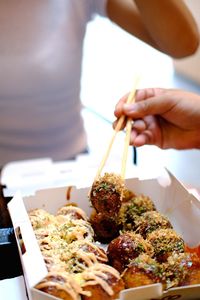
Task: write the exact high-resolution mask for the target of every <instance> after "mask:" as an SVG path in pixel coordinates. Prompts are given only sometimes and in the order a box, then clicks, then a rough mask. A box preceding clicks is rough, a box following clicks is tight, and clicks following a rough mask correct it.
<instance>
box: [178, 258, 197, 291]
mask: <svg viewBox="0 0 200 300" xmlns="http://www.w3.org/2000/svg"><path fill="white" fill-rule="evenodd" d="M190 257H191V263H190V268H189V272H188V273H187V276H186V277H185V280H184V281H183V283H182V285H184V286H185V285H193V284H200V258H199V256H198V255H197V254H196V253H191V254H190Z"/></svg>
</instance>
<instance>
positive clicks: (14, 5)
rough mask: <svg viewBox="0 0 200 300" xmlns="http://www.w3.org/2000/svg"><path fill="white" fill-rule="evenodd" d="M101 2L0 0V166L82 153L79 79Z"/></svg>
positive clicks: (101, 12) (103, 0) (102, 7)
mask: <svg viewBox="0 0 200 300" xmlns="http://www.w3.org/2000/svg"><path fill="white" fill-rule="evenodd" d="M105 1H106V0H96V1H95V0H1V1H0V166H2V165H4V164H5V163H7V162H9V161H13V160H20V159H30V158H38V157H51V158H53V159H55V160H59V159H67V158H69V157H71V156H74V155H75V154H77V153H79V152H80V151H82V150H84V149H85V148H86V135H85V131H84V127H83V120H82V118H81V115H80V111H81V102H80V99H79V94H80V77H81V62H82V50H83V41H84V35H85V31H86V25H87V22H88V21H89V20H91V18H92V17H93V16H94V14H95V13H99V14H105Z"/></svg>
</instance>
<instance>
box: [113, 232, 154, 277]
mask: <svg viewBox="0 0 200 300" xmlns="http://www.w3.org/2000/svg"><path fill="white" fill-rule="evenodd" d="M141 253H147V254H149V255H150V256H152V255H153V248H152V246H151V244H149V243H148V242H147V241H146V240H144V239H143V237H142V236H141V235H140V234H135V233H133V232H125V233H123V234H121V235H120V236H118V237H117V238H115V239H114V240H112V241H111V242H110V243H109V245H108V248H107V255H108V260H109V263H110V264H111V266H113V267H114V268H116V269H117V270H118V271H119V272H122V271H123V270H124V269H125V268H126V267H127V265H128V264H129V263H130V261H131V260H132V259H134V258H136V257H137V256H139V255H140V254H141Z"/></svg>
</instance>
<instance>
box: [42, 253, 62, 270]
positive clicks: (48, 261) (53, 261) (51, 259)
mask: <svg viewBox="0 0 200 300" xmlns="http://www.w3.org/2000/svg"><path fill="white" fill-rule="evenodd" d="M49 252H51V251H46V252H43V253H42V256H43V258H44V262H45V265H46V267H47V270H48V272H55V271H59V272H61V271H62V272H63V271H66V265H65V263H64V262H63V261H61V260H60V256H59V255H56V254H55V253H54V255H52V254H51V253H49Z"/></svg>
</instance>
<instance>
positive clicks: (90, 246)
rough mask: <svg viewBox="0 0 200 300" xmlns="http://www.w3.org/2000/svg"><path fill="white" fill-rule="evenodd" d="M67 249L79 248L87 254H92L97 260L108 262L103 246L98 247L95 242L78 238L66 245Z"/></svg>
mask: <svg viewBox="0 0 200 300" xmlns="http://www.w3.org/2000/svg"><path fill="white" fill-rule="evenodd" d="M68 249H69V251H71V249H75V250H76V251H78V250H81V251H84V252H86V253H88V254H89V255H91V254H94V255H95V257H96V259H97V261H98V262H100V263H107V262H108V257H107V255H106V252H105V250H104V249H103V248H101V247H99V246H98V245H97V244H95V243H91V242H89V241H86V240H79V241H76V242H74V243H72V244H70V245H69V246H68Z"/></svg>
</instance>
